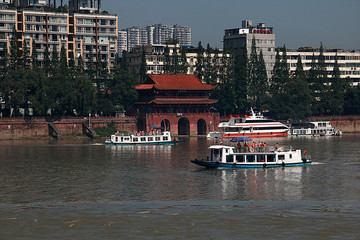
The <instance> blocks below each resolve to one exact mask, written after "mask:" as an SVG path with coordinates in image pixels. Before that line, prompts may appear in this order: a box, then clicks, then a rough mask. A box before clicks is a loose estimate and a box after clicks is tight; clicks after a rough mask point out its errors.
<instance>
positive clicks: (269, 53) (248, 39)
mask: <svg viewBox="0 0 360 240" xmlns="http://www.w3.org/2000/svg"><path fill="white" fill-rule="evenodd" d="M253 38H255V43H256V51H257V54H259V53H260V50H261V51H262V53H263V56H264V61H265V66H266V72H267V76H268V78H270V77H271V76H272V70H273V68H274V64H275V34H274V29H273V27H268V26H265V24H264V23H259V24H257V25H256V26H255V25H252V21H251V20H244V21H242V27H241V28H232V29H225V35H224V51H226V52H229V51H237V50H238V49H239V48H241V47H246V48H247V52H248V55H250V53H251V46H252V40H253Z"/></svg>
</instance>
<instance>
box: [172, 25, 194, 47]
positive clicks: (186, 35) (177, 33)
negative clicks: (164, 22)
mask: <svg viewBox="0 0 360 240" xmlns="http://www.w3.org/2000/svg"><path fill="white" fill-rule="evenodd" d="M174 39H177V40H178V41H179V44H180V45H191V28H189V27H188V26H179V25H174Z"/></svg>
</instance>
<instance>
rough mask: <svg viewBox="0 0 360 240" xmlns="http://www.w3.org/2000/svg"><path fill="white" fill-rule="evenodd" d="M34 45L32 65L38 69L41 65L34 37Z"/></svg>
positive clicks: (32, 43)
mask: <svg viewBox="0 0 360 240" xmlns="http://www.w3.org/2000/svg"><path fill="white" fill-rule="evenodd" d="M31 45H32V47H31V48H32V51H31V66H32V68H33V69H36V68H38V67H39V65H40V64H39V59H38V53H37V49H36V44H35V40H34V39H33V40H32V42H31Z"/></svg>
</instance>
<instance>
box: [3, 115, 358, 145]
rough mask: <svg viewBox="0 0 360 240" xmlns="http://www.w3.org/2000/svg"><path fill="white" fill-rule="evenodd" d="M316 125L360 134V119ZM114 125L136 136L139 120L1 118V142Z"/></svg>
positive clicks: (74, 134)
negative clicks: (329, 126) (328, 124)
mask: <svg viewBox="0 0 360 240" xmlns="http://www.w3.org/2000/svg"><path fill="white" fill-rule="evenodd" d="M311 120H312V121H322V120H330V122H331V125H332V126H333V127H334V128H335V129H339V130H341V131H342V132H343V133H360V116H330V117H329V116H326V117H322V116H318V117H312V118H311ZM111 123H113V124H114V126H115V127H116V129H117V130H118V131H126V132H135V131H136V130H137V127H136V123H137V122H136V117H90V119H89V118H83V117H77V118H76V117H75V118H74V117H72V118H69V117H66V118H33V117H31V118H24V117H17V118H0V140H15V139H18V140H19V139H20V140H21V139H44V140H45V139H64V138H72V139H75V138H79V139H81V138H85V139H86V138H88V137H89V136H93V135H95V137H96V132H95V131H94V129H95V128H99V127H107V126H108V124H111Z"/></svg>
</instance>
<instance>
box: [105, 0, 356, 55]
mask: <svg viewBox="0 0 360 240" xmlns="http://www.w3.org/2000/svg"><path fill="white" fill-rule="evenodd" d="M101 1H102V2H101V5H102V7H101V8H102V10H106V11H108V12H109V13H111V14H117V15H118V17H119V28H120V29H124V28H128V27H132V26H138V27H140V28H142V27H145V26H147V25H152V24H158V23H161V24H164V25H175V24H178V25H184V26H189V27H190V28H191V35H192V36H191V37H192V39H191V42H192V45H194V46H197V45H198V43H199V41H201V43H202V45H203V46H206V45H207V44H208V43H209V44H210V46H211V47H213V48H220V49H222V48H223V43H222V41H223V36H224V30H225V29H230V28H241V22H242V20H252V22H253V25H256V24H258V23H265V26H269V27H273V28H274V33H275V36H276V47H280V46H283V45H284V44H285V46H286V47H287V48H289V49H297V48H299V47H306V46H310V47H314V48H317V47H320V44H321V43H322V44H323V46H324V48H327V49H335V48H336V49H345V50H360V0H246V1H243V0H207V1H206V0H178V1H174V0H151V1H149V0H147V1H145V0H130V1H129V0H127V1H114V0H101Z"/></svg>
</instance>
